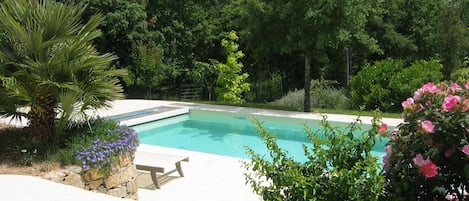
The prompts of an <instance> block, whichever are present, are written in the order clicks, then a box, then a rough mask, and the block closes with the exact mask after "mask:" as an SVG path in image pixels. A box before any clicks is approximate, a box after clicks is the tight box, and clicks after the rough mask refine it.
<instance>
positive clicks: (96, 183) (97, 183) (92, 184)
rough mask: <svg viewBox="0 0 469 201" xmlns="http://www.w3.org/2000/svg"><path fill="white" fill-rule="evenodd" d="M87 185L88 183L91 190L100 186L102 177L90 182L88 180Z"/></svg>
mask: <svg viewBox="0 0 469 201" xmlns="http://www.w3.org/2000/svg"><path fill="white" fill-rule="evenodd" d="M88 185H89V187H90V189H91V190H96V189H98V188H99V187H100V186H102V185H104V179H98V180H94V181H90V182H88Z"/></svg>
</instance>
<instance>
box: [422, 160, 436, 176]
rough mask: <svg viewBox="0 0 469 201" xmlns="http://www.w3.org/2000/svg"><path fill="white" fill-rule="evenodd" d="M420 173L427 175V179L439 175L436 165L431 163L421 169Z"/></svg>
mask: <svg viewBox="0 0 469 201" xmlns="http://www.w3.org/2000/svg"><path fill="white" fill-rule="evenodd" d="M420 171H421V172H422V173H423V175H425V177H427V178H430V177H434V176H436V175H438V170H437V167H436V165H435V163H433V162H431V161H430V163H427V164H425V165H424V166H422V167H420Z"/></svg>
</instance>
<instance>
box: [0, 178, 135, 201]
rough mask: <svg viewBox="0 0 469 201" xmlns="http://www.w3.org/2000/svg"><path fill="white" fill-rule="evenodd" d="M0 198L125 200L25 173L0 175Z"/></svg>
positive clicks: (16, 200) (26, 200) (27, 200)
mask: <svg viewBox="0 0 469 201" xmlns="http://www.w3.org/2000/svg"><path fill="white" fill-rule="evenodd" d="M0 200H5V201H64V200H66V201H84V200H86V201H125V200H128V199H121V198H117V197H113V196H110V195H106V194H102V193H94V192H91V191H86V190H83V189H80V188H77V187H73V186H68V185H63V184H59V183H55V182H52V181H49V180H45V179H41V178H38V177H33V176H26V175H0Z"/></svg>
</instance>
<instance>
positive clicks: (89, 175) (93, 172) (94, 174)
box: [83, 169, 104, 181]
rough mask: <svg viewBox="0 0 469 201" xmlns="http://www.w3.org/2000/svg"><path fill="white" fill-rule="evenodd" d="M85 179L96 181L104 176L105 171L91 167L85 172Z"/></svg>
mask: <svg viewBox="0 0 469 201" xmlns="http://www.w3.org/2000/svg"><path fill="white" fill-rule="evenodd" d="M83 177H84V179H85V181H94V180H98V179H102V178H104V173H103V171H102V170H99V169H90V170H88V171H86V172H85V173H84V174H83Z"/></svg>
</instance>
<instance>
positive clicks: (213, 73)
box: [188, 59, 220, 101]
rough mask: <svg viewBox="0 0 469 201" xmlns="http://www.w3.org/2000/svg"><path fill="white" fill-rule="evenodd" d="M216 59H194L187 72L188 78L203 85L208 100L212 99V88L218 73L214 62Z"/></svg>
mask: <svg viewBox="0 0 469 201" xmlns="http://www.w3.org/2000/svg"><path fill="white" fill-rule="evenodd" d="M217 63H218V61H216V60H213V59H211V60H210V61H209V63H207V62H201V61H195V62H194V69H192V70H191V71H189V72H188V75H189V77H190V79H191V80H192V81H193V82H194V83H195V84H196V85H200V86H202V87H204V88H205V89H206V91H207V93H208V100H209V101H212V100H213V95H212V94H213V90H214V87H215V85H216V81H217V78H218V75H219V74H220V72H219V69H217V67H216V64H217Z"/></svg>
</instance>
